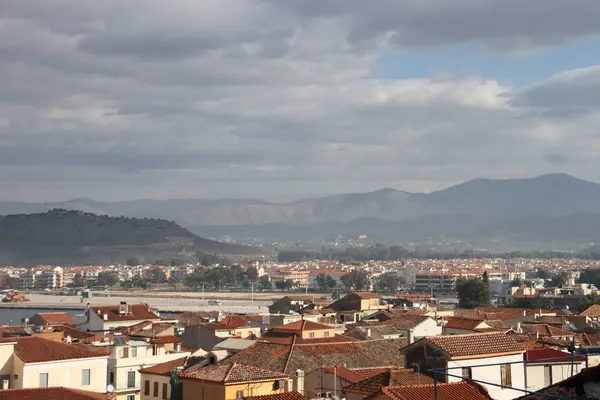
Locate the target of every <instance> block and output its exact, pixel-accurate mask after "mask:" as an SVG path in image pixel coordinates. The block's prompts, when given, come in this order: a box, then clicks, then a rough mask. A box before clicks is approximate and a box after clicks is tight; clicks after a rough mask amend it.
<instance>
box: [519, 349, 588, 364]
mask: <svg viewBox="0 0 600 400" xmlns="http://www.w3.org/2000/svg"><path fill="white" fill-rule="evenodd" d="M570 356H571V354H569V353H566V352H564V351H560V350H555V349H551V348H549V347H542V348H539V349H528V350H527V351H526V352H525V361H529V362H533V363H570V362H571V358H570ZM572 359H573V360H574V361H576V362H580V361H584V360H585V357H583V356H576V357H573V358H572ZM544 360H545V361H544Z"/></svg>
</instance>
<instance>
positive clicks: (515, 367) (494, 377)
mask: <svg viewBox="0 0 600 400" xmlns="http://www.w3.org/2000/svg"><path fill="white" fill-rule="evenodd" d="M518 361H523V354H516V355H509V356H501V357H488V358H476V359H470V360H450V361H449V362H448V368H454V367H470V366H472V370H471V371H472V378H473V379H476V380H480V381H486V382H491V383H495V384H498V385H500V384H501V383H502V380H501V375H500V374H501V372H500V365H491V366H485V365H484V366H478V365H481V364H498V363H507V362H518ZM511 370H512V372H511V375H512V387H514V388H518V389H525V371H524V367H523V363H520V364H511ZM447 372H448V373H451V374H454V375H461V374H462V371H461V369H460V368H457V369H451V370H448V371H447ZM461 380H462V379H461V378H457V377H450V376H449V377H448V382H460V381H461ZM481 384H482V385H483V386H485V387H486V389H487V390H488V392H489V393H490V396H491V397H492V398H494V399H496V400H509V399H514V398H516V397H519V396H522V395H524V393H523V392H519V391H516V390H511V389H502V388H499V387H497V386H492V385H486V384H485V383H481Z"/></svg>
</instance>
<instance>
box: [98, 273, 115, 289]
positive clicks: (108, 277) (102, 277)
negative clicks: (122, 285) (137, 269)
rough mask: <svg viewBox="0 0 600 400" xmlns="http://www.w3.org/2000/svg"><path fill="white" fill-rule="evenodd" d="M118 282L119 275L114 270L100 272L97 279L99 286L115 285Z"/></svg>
mask: <svg viewBox="0 0 600 400" xmlns="http://www.w3.org/2000/svg"><path fill="white" fill-rule="evenodd" d="M117 283H119V275H118V274H117V273H116V272H112V271H104V272H100V273H99V274H98V278H97V279H96V285H98V286H114V285H116V284H117Z"/></svg>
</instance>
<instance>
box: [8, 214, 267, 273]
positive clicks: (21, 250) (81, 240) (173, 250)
mask: <svg viewBox="0 0 600 400" xmlns="http://www.w3.org/2000/svg"><path fill="white" fill-rule="evenodd" d="M258 252H260V250H259V249H256V248H252V247H245V246H238V245H232V244H226V243H220V242H216V241H213V240H208V239H203V238H200V237H198V236H196V235H194V234H192V233H191V232H189V231H188V230H186V229H184V228H182V227H181V226H179V225H177V224H176V223H174V222H171V221H166V220H162V219H154V218H143V219H140V218H127V217H109V216H106V215H96V214H92V213H84V212H81V211H67V210H62V209H53V210H51V211H49V212H46V213H38V214H14V215H7V216H4V217H0V262H2V263H3V264H16V265H28V264H38V263H54V264H82V263H83V264H118V263H125V262H126V260H127V259H129V258H131V257H135V258H137V259H138V260H140V261H141V262H152V261H154V260H158V259H161V260H165V259H166V260H170V259H175V258H177V259H184V260H187V261H194V262H195V261H196V260H197V258H199V257H201V256H202V255H203V254H206V253H211V254H221V255H230V254H256V253H258Z"/></svg>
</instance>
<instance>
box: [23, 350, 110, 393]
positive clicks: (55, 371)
mask: <svg viewBox="0 0 600 400" xmlns="http://www.w3.org/2000/svg"><path fill="white" fill-rule="evenodd" d="M14 360H15V362H14V364H13V366H14V368H15V370H14V373H17V374H19V380H18V381H15V385H14V386H13V387H18V388H36V387H39V384H40V374H41V373H48V386H65V387H69V388H72V389H80V390H88V391H92V392H99V393H104V392H105V391H106V382H107V377H106V373H107V359H106V357H104V358H85V359H76V360H61V361H54V362H45V363H27V364H23V363H22V362H21V360H20V359H19V357H16V356H15V357H14ZM84 369H89V370H90V385H86V386H83V385H82V380H81V379H82V371H83V370H84ZM17 371H19V372H17ZM17 382H18V384H17Z"/></svg>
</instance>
